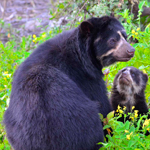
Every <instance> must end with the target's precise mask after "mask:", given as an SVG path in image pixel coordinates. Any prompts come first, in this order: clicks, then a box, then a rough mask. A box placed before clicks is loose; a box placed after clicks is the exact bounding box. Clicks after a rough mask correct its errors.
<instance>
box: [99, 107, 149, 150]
mask: <svg viewBox="0 0 150 150" xmlns="http://www.w3.org/2000/svg"><path fill="white" fill-rule="evenodd" d="M118 111H120V114H119V115H116V116H115V117H114V118H112V117H111V118H110V119H108V123H107V125H105V126H104V129H108V128H110V127H111V128H112V130H113V131H112V134H113V136H111V135H109V134H108V135H106V136H107V138H108V142H105V143H102V142H99V143H98V144H102V145H103V146H104V147H102V148H100V149H104V150H112V149H115V150H138V149H139V150H148V149H149V147H150V142H149V140H150V135H148V136H146V135H145V133H146V132H148V131H149V130H150V119H147V115H144V116H142V117H138V111H137V110H134V111H133V112H132V113H128V114H127V115H126V116H125V120H126V117H129V118H130V119H131V121H126V122H125V123H122V122H120V121H117V119H118V118H120V117H121V116H122V114H123V113H124V111H125V109H124V110H122V109H121V108H118ZM111 113H113V112H111ZM111 113H110V114H111ZM104 121H105V120H104V119H103V122H104Z"/></svg>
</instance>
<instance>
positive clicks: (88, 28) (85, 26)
mask: <svg viewBox="0 0 150 150" xmlns="http://www.w3.org/2000/svg"><path fill="white" fill-rule="evenodd" d="M93 28H94V27H93V25H92V23H90V22H88V21H83V22H82V23H81V24H80V30H81V32H82V33H83V34H85V35H88V34H90V33H91V32H92V30H93Z"/></svg>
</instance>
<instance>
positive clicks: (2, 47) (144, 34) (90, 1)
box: [0, 0, 150, 150]
mask: <svg viewBox="0 0 150 150" xmlns="http://www.w3.org/2000/svg"><path fill="white" fill-rule="evenodd" d="M20 6H21V9H19V8H20ZM41 6H42V7H41ZM14 8H17V9H14ZM16 10H17V11H16ZM27 10H28V14H26V15H25V13H26V11H27ZM0 15H1V18H0V122H1V124H0V149H1V150H12V148H11V147H10V145H9V143H8V141H7V137H6V133H5V129H4V126H3V124H2V120H3V114H4V112H5V110H6V109H7V107H8V105H9V96H10V93H11V82H12V77H13V73H14V71H15V70H16V69H17V67H18V66H19V65H20V64H21V63H22V62H23V61H24V60H25V58H27V57H28V56H29V55H30V53H31V52H32V51H33V50H34V49H35V48H36V47H37V46H38V45H39V44H41V43H43V42H44V41H46V40H48V39H50V38H52V37H54V36H55V35H56V34H59V33H61V32H62V31H64V30H68V29H70V28H73V27H77V26H78V25H79V24H80V22H81V21H83V20H85V19H87V18H90V17H92V16H94V17H101V16H103V15H111V16H115V17H116V18H118V19H119V20H120V21H121V23H122V24H123V25H124V27H125V29H126V31H127V34H128V36H129V37H128V40H129V41H130V43H131V45H133V47H134V48H135V49H136V52H135V56H134V58H132V59H131V60H130V61H129V62H124V63H117V64H115V65H112V66H110V67H107V68H104V69H103V72H104V75H105V76H104V79H105V81H106V85H107V88H108V91H109V92H108V96H109V94H110V92H111V87H112V83H113V79H114V77H115V75H116V74H117V72H118V70H120V69H122V68H123V67H126V66H134V67H136V68H138V69H140V70H142V71H143V72H145V73H147V74H148V76H149V77H150V58H149V57H150V2H149V1H148V0H140V1H138V0H108V1H105V0H85V1H82V0H72V1H70V0H61V1H53V0H43V1H40V2H37V1H35V0H22V1H19V0H18V1H17V0H3V1H2V2H0ZM33 18H34V19H33ZM145 94H146V101H147V104H148V105H149V104H150V80H149V81H148V84H147V88H146V91H145ZM135 114H136V112H134V113H133V114H130V115H131V116H132V118H133V120H132V121H131V122H129V121H127V122H126V123H125V124H123V123H121V122H118V121H116V118H111V119H110V121H109V123H108V124H107V125H106V126H105V128H108V127H110V126H111V127H112V128H113V137H111V136H109V135H108V142H105V143H103V145H104V147H103V148H102V149H110V150H112V149H115V150H124V149H125V150H149V149H150V136H145V135H144V134H143V133H145V132H146V131H149V129H150V124H149V123H150V120H149V119H146V116H142V117H141V119H140V120H137V118H136V115H135ZM142 118H145V121H143V120H142ZM135 124H136V126H135ZM141 124H142V129H140V125H141ZM16 134H17V133H16Z"/></svg>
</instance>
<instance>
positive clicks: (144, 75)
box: [143, 73, 148, 83]
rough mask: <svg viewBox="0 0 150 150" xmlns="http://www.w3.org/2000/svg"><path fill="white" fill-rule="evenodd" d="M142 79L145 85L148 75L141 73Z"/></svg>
mask: <svg viewBox="0 0 150 150" xmlns="http://www.w3.org/2000/svg"><path fill="white" fill-rule="evenodd" d="M143 79H144V81H145V83H146V82H147V81H148V75H147V74H145V73H143Z"/></svg>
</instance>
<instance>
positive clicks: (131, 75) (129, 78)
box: [113, 67, 148, 95]
mask: <svg viewBox="0 0 150 150" xmlns="http://www.w3.org/2000/svg"><path fill="white" fill-rule="evenodd" d="M147 81H148V76H147V74H145V73H143V72H142V71H140V70H139V69H137V68H135V67H125V68H123V69H122V70H120V71H119V72H118V73H117V75H116V76H115V79H114V83H113V88H114V89H116V90H117V91H118V92H119V93H120V94H124V95H129V94H139V93H141V91H144V90H145V88H146V84H147Z"/></svg>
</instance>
